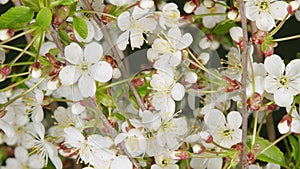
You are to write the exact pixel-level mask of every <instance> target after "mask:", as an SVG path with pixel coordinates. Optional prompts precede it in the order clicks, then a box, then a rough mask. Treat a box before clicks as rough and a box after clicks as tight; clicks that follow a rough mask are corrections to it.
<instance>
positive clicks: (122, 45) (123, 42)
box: [117, 30, 129, 50]
mask: <svg viewBox="0 0 300 169" xmlns="http://www.w3.org/2000/svg"><path fill="white" fill-rule="evenodd" d="M128 39H129V31H128V30H127V31H125V32H123V33H122V34H121V35H120V36H119V38H118V39H117V45H118V48H119V49H120V50H125V49H126V46H127V45H128Z"/></svg>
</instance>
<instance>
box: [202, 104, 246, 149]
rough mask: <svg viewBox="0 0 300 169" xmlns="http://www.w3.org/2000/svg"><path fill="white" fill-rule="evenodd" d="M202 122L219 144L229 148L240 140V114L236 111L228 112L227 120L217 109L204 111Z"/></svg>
mask: <svg viewBox="0 0 300 169" xmlns="http://www.w3.org/2000/svg"><path fill="white" fill-rule="evenodd" d="M204 122H205V124H206V126H207V127H208V130H209V131H210V133H211V134H212V136H213V140H214V141H215V142H216V143H218V144H220V145H221V146H224V147H228V148H230V147H231V146H232V145H234V144H236V143H239V142H241V140H242V130H241V129H239V128H240V126H241V124H242V116H241V114H240V113H239V112H237V111H232V112H230V113H228V115H227V120H226V119H225V116H224V114H223V113H222V112H221V111H220V110H217V109H213V110H211V111H210V112H208V113H206V114H205V116H204Z"/></svg>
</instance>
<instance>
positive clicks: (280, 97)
mask: <svg viewBox="0 0 300 169" xmlns="http://www.w3.org/2000/svg"><path fill="white" fill-rule="evenodd" d="M293 99H294V97H293V95H292V94H291V92H290V91H289V90H288V89H286V88H283V87H282V88H279V89H278V90H276V91H275V92H274V101H275V103H276V104H277V105H279V106H281V107H286V106H290V105H291V104H292V103H293Z"/></svg>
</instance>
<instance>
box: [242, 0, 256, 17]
mask: <svg viewBox="0 0 300 169" xmlns="http://www.w3.org/2000/svg"><path fill="white" fill-rule="evenodd" d="M255 3H256V2H255V1H247V3H246V4H245V5H246V17H247V18H248V19H249V20H251V21H256V20H257V18H258V17H259V9H258V7H257V6H256V4H255Z"/></svg>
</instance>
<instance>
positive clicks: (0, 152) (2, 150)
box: [0, 146, 7, 165]
mask: <svg viewBox="0 0 300 169" xmlns="http://www.w3.org/2000/svg"><path fill="white" fill-rule="evenodd" d="M6 158H7V149H6V147H5V146H1V147H0V165H2V164H3V162H4V161H5V159H6Z"/></svg>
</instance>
